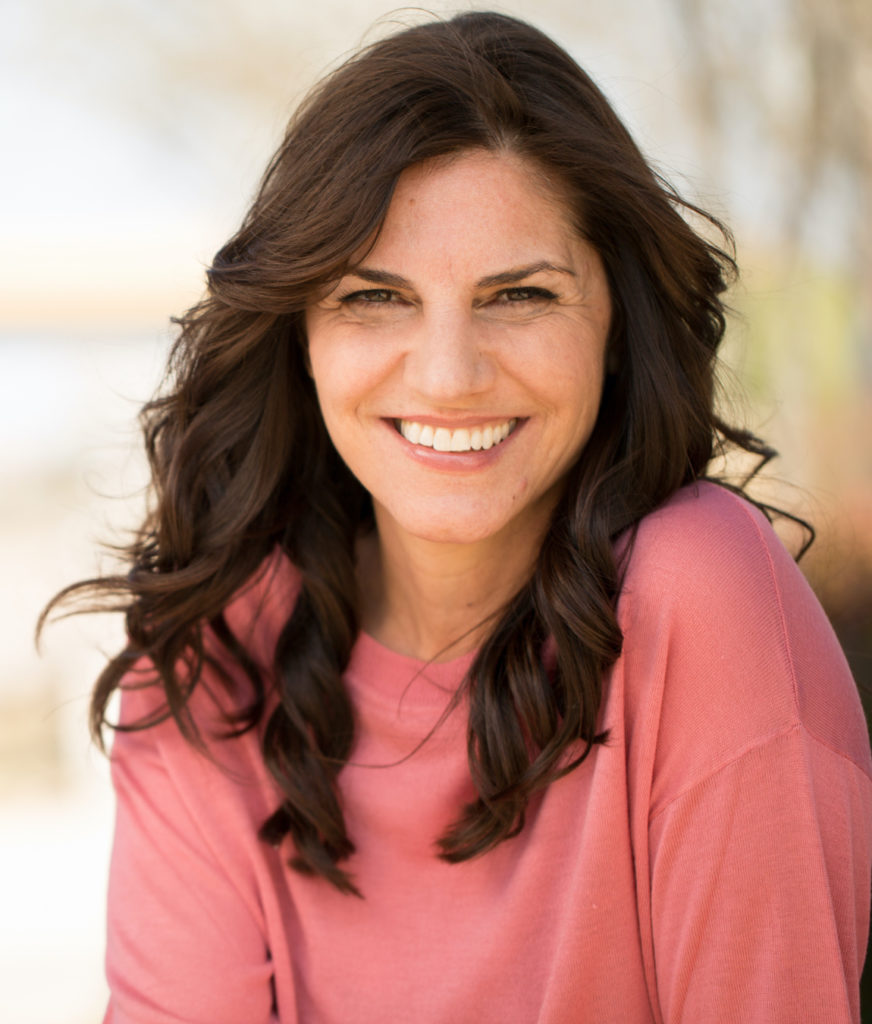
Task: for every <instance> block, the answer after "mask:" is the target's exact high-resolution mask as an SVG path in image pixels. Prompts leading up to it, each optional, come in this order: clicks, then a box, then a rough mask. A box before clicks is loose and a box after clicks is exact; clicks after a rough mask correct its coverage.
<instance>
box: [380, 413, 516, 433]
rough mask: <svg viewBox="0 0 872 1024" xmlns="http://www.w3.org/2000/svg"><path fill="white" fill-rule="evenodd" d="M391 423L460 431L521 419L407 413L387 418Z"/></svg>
mask: <svg viewBox="0 0 872 1024" xmlns="http://www.w3.org/2000/svg"><path fill="white" fill-rule="evenodd" d="M389 419H391V420H392V421H393V422H396V423H399V422H400V421H401V420H405V421H406V422H407V423H420V424H421V425H422V426H431V427H434V428H435V427H447V428H448V429H449V430H460V429H462V428H463V427H466V428H467V429H469V428H471V427H487V426H492V425H493V424H494V423H508V422H510V421H511V420H519V421H520V420H521V419H523V417H521V416H514V415H512V414H510V413H509V414H507V413H499V412H498V413H486V414H482V413H476V414H475V415H474V416H473V415H468V416H452V417H450V418H449V417H447V416H419V415H417V414H416V413H407V414H405V415H403V416H392V417H389Z"/></svg>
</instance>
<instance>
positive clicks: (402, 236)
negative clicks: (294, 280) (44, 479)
mask: <svg viewBox="0 0 872 1024" xmlns="http://www.w3.org/2000/svg"><path fill="white" fill-rule="evenodd" d="M579 237H580V236H579V232H578V231H577V229H576V216H575V213H574V211H573V210H572V208H571V206H570V204H569V201H568V198H567V196H566V190H565V189H564V188H562V187H561V186H560V185H559V184H557V183H556V182H555V181H554V180H553V179H552V178H551V177H549V175H547V174H546V173H545V172H544V170H543V169H542V168H541V167H540V166H539V165H538V164H536V163H534V162H533V161H531V160H529V159H528V158H526V157H522V156H519V155H518V154H515V153H512V152H508V151H502V150H500V151H491V150H478V149H476V150H465V151H463V152H461V153H459V154H452V155H450V156H447V157H438V158H434V159H431V160H428V161H425V162H423V163H420V164H415V165H413V166H411V167H408V168H407V169H406V170H405V171H403V172H402V174H401V175H400V177H399V179H398V181H397V185H396V188H395V190H394V194H393V197H392V199H391V203H390V206H389V208H388V212H387V215H386V217H385V220H384V223H383V224H382V227H381V230H380V231H379V233H378V235H377V237H376V238H375V239H374V244H373V245H372V247H371V248H370V249H369V253H368V255H369V256H371V257H372V256H376V255H378V254H385V253H387V252H391V251H393V250H398V249H408V248H409V247H415V246H418V247H420V246H426V247H427V249H428V250H431V251H432V250H439V249H444V248H449V249H454V250H457V249H459V248H464V247H469V246H472V247H474V248H476V249H478V250H486V249H487V248H488V245H489V244H490V245H492V246H493V247H495V248H496V247H499V248H502V249H505V248H506V246H508V247H509V248H512V247H513V246H515V245H516V246H517V247H518V248H519V249H523V250H525V251H526V250H527V249H528V248H529V247H530V246H531V245H536V246H544V247H545V248H547V247H549V246H552V247H553V246H555V245H557V246H559V245H561V244H566V243H569V242H571V241H577V240H578V239H579ZM355 262H357V261H355Z"/></svg>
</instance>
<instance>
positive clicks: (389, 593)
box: [358, 516, 544, 661]
mask: <svg viewBox="0 0 872 1024" xmlns="http://www.w3.org/2000/svg"><path fill="white" fill-rule="evenodd" d="M377 520H378V516H377ZM383 525H384V524H382V526H383ZM543 535H544V529H543V530H542V531H541V532H536V533H534V534H531V533H530V531H529V530H527V531H525V532H524V533H522V534H521V535H520V536H512V537H509V538H506V537H500V538H488V539H487V540H485V541H482V542H480V543H476V544H443V543H436V542H432V541H427V540H422V539H420V538H417V537H412V536H409V535H408V534H405V533H400V532H398V531H395V530H392V529H390V528H380V529H377V531H376V532H375V533H374V534H370V535H369V536H367V537H366V538H364V539H363V540H362V542H361V544H360V546H359V549H358V577H359V581H360V593H361V597H362V607H361V621H362V626H363V628H364V629H365V630H366V632H368V633H369V634H370V635H371V636H373V637H375V639H376V640H378V641H379V642H380V643H382V644H384V645H385V646H386V647H389V648H390V649H391V650H394V651H397V652H398V653H400V654H406V655H409V656H411V657H415V658H420V659H422V660H424V661H447V660H449V659H451V658H456V657H459V656H460V655H462V654H465V653H466V652H468V651H470V650H474V649H475V648H476V647H478V646H479V644H480V643H481V642H482V640H483V639H484V637H485V636H486V635H487V633H488V632H489V631H490V629H491V628H492V626H493V624H494V618H495V616H497V615H498V614H499V613H500V612H501V611H502V609H503V608H504V606H505V605H506V603H507V602H508V601H509V600H510V599H511V598H512V597H513V596H514V595H515V593H517V591H518V590H519V589H520V588H521V586H522V585H523V584H524V583H525V582H526V581H527V580H528V579H529V577H530V574H531V572H532V570H533V566H534V564H535V560H536V555H537V553H538V550H539V546H540V543H541V540H542V536H543Z"/></svg>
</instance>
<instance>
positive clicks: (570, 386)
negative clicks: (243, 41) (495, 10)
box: [86, 14, 872, 1024]
mask: <svg viewBox="0 0 872 1024" xmlns="http://www.w3.org/2000/svg"><path fill="white" fill-rule="evenodd" d="M682 210H689V211H691V212H692V213H693V214H695V215H698V216H705V215H704V214H702V213H701V211H699V210H695V209H694V208H693V207H690V206H689V205H688V204H686V203H683V202H682V201H681V200H680V199H679V198H678V196H676V195H675V194H674V193H673V192H672V191H670V190H669V189H668V187H667V186H666V185H664V183H663V182H662V181H660V180H659V179H658V178H657V177H656V175H655V174H654V173H653V172H652V171H651V170H650V168H649V167H648V166H647V165H646V163H645V162H644V160H643V158H642V157H641V155H640V153H639V151H638V150H637V148H636V147H635V145H634V144H633V142H632V141H631V139H630V138H629V136H628V134H627V132H626V130H625V129H624V128H623V126H622V125H621V124H620V122H619V121H618V120H617V118H616V116H615V114H614V113H613V111H612V110H611V109H610V107H609V106H608V104H607V102H606V101H605V99H604V98H603V96H602V95H601V94H600V93H599V91H598V90H597V89H596V87H595V86H594V85H593V83H592V82H591V81H590V79H589V78H588V77H587V76H586V75H585V74H584V72H582V71H581V70H580V69H579V68H578V67H577V66H576V65H575V64H574V63H573V62H572V61H571V59H570V58H569V57H568V56H567V55H566V54H565V53H564V52H563V51H562V50H560V49H559V48H558V47H557V46H556V45H555V44H554V43H552V42H551V41H550V40H548V39H547V38H546V37H544V36H543V35H542V34H540V33H539V32H538V31H536V30H534V29H532V28H531V27H529V26H527V25H525V24H523V23H521V22H518V21H515V20H513V19H511V18H507V17H503V16H499V15H495V14H465V15H462V16H459V17H457V18H455V19H453V20H451V21H449V22H447V23H432V24H427V25H424V26H420V27H416V28H412V29H408V30H406V31H403V32H400V33H399V34H397V35H395V36H393V37H392V38H389V39H386V40H383V41H381V42H378V43H375V44H374V45H373V46H371V47H370V48H368V49H367V50H365V51H363V52H362V53H361V54H360V55H359V56H357V57H355V58H354V59H352V60H350V61H349V62H348V63H346V64H345V65H344V66H343V67H341V68H339V69H338V70H337V71H336V72H335V73H334V74H332V75H331V76H330V77H329V78H327V79H326V81H325V82H323V83H322V84H321V85H320V87H319V88H318V89H316V91H315V92H314V93H313V94H312V95H311V96H310V97H309V98H308V99H307V100H306V102H305V103H304V104H303V105H302V107H301V109H300V110H299V112H298V113H297V115H296V117H295V118H294V120H293V122H292V124H291V126H290V129H289V131H288V134H287V137H286V139H285V141H284V143H283V145H282V147H281V148H280V150H279V152H278V154H277V155H276V157H275V158H274V160H273V162H272V164H271V165H270V167H269V169H268V171H267V174H266V177H265V179H264V182H263V185H262V187H261V190H260V192H259V194H258V195H257V197H256V199H255V201H254V203H253V205H252V208H251V210H250V212H249V214H248V216H247V217H246V219H245V222H244V223H243V225H242V227H241V229H240V231H239V232H238V233H237V234H236V236H235V237H234V238H233V239H232V240H231V241H230V242H229V243H228V244H227V245H226V246H225V247H224V248H223V249H222V250H221V251H220V252H219V254H218V256H217V257H216V260H215V262H214V265H213V266H212V267H211V269H210V271H209V275H208V278H209V291H208V294H207V297H206V298H205V299H204V300H203V301H202V302H201V303H200V304H199V305H198V306H197V307H195V308H194V309H193V310H191V311H190V312H189V313H188V314H187V315H186V316H185V317H183V318H182V319H181V320H180V322H179V323H180V336H179V340H178V343H177V345H176V348H175V350H174V353H173V356H172V361H171V375H170V377H169V384H168V387H167V389H166V390H165V392H164V394H163V396H162V397H159V398H158V399H157V400H155V401H154V402H152V403H150V405H148V406H147V407H146V410H145V413H144V424H145V432H146V439H147V445H148V452H149V456H150V459H151V464H152V470H153V477H154V493H155V502H154V507H153V511H152V512H151V514H150V515H149V517H148V519H147V521H146V523H145V525H144V526H143V528H142V531H141V533H140V535H139V539H138V540H137V542H136V543H135V544H134V545H133V546H132V548H131V550H130V552H129V554H130V572H129V574H128V575H126V576H124V577H119V578H115V579H110V580H102V581H97V582H96V583H90V584H87V585H86V586H89V587H90V588H91V591H92V592H93V590H94V589H95V588H96V590H97V592H98V594H102V595H104V596H105V595H113V596H114V597H115V598H117V597H120V598H121V599H122V603H123V605H124V607H125V608H126V612H127V622H128V630H129V644H128V646H127V649H126V650H125V651H124V652H123V653H122V654H120V655H119V656H118V657H117V658H115V659H114V660H113V661H112V662H110V664H109V666H108V667H107V669H106V670H105V672H104V673H103V675H102V676H101V678H100V680H99V682H98V684H97V688H96V692H95V695H94V701H93V724H94V728H95V731H96V732H97V733H98V734H99V733H100V730H101V728H102V726H103V725H104V721H105V715H106V708H107V702H108V701H109V699H110V697H111V696H112V695H113V693H114V692H115V691H116V690H118V689H120V690H121V691H122V706H121V725H120V728H119V730H118V731H117V733H116V735H115V739H114V744H113V750H112V765H113V772H114V780H115V785H116V789H117V794H118V820H117V830H116V838H115V846H114V853H113V861H112V873H111V883H110V896H109V939H108V974H109V981H110V986H111V990H112V996H111V1004H110V1008H109V1011H108V1014H107V1020H108V1021H112V1022H114V1024H130V1022H137V1024H146V1022H148V1024H157V1022H170V1021H173V1022H178V1021H186V1022H195V1021H197V1022H200V1021H202V1022H209V1024H220V1022H224V1021H226V1022H228V1024H239V1022H241V1021H245V1022H248V1024H255V1022H261V1021H262V1022H266V1021H281V1022H283V1024H284V1022H290V1021H317V1022H322V1021H323V1022H342V1024H346V1022H370V1021H372V1022H375V1021H378V1022H384V1021H414V1022H443V1021H470V1022H471V1021H475V1022H482V1021H485V1022H487V1021H494V1022H496V1021H500V1022H505V1021H512V1022H515V1021H517V1022H526V1021H539V1022H565V1021H584V1022H596V1024H602V1022H609V1021H615V1022H618V1021H620V1022H627V1021H629V1022H634V1024H635V1022H639V1024H642V1022H646V1024H647V1022H650V1021H658V1022H659V1021H664V1022H665V1021H668V1022H677V1021H684V1022H695V1024H696V1022H708V1021H740V1020H741V1021H743V1022H748V1021H751V1022H754V1021H760V1022H763V1021H765V1022H767V1024H771V1022H773V1021H791V1022H795V1021H799V1020H802V1021H828V1022H832V1021H851V1020H855V1021H856V1020H858V1013H859V1011H858V996H857V987H858V973H859V970H860V967H861V964H862V960H863V954H864V950H865V944H866V929H867V919H868V878H869V867H870V833H872V820H870V819H872V814H870V807H872V802H870V782H869V779H870V758H869V749H868V740H867V736H866V731H865V725H864V722H863V717H862V713H861V710H860V706H859V703H858V700H857V696H856V692H855V690H854V687H853V684H852V681H851V679H850V676H849V674H848V671H847V668H846V666H845V662H844V659H843V657H842V655H841V652H840V650H839V648H838V645H837V643H836V641H835V639H834V637H833V635H832V633H831V631H830V629H829V626H828V624H827V623H826V620H825V618H824V617H823V614H822V613H821V611H820V609H819V607H818V606H817V604H816V602H815V600H814V598H813V597H812V595H811V593H810V591H809V590H808V588H807V586H806V584H805V583H804V582H803V580H802V577H801V576H800V574H799V572H798V570H797V569H796V568H795V566H794V564H793V562H792V560H791V559H790V558H789V556H788V555H787V554H786V553H785V551H784V549H783V548H782V547H781V545H780V544H779V542H778V541H777V539H776V538H775V536H774V534H773V532H772V530H771V528H770V527H769V524H768V522H767V520H766V519H765V517H764V516H763V515H762V514H760V512H759V511H758V510H757V508H755V507H753V506H752V505H751V504H749V503H748V502H747V501H745V500H743V498H742V497H741V496H740V495H739V494H737V493H736V490H737V489H736V488H733V489H728V488H726V487H722V486H718V485H716V484H715V483H713V482H709V481H708V480H706V472H707V467H708V465H709V463H710V461H711V459H712V457H713V455H714V454H716V453H719V452H721V451H722V450H723V449H724V448H729V447H732V448H738V449H742V450H744V451H746V452H751V453H753V454H755V455H756V456H758V458H759V460H760V461H765V459H766V458H767V457H768V455H769V454H770V453H769V452H768V449H766V448H765V446H763V445H762V444H761V443H760V442H758V441H757V440H756V439H755V438H753V437H752V436H751V435H749V434H747V433H745V432H743V431H740V430H738V429H735V428H733V427H731V426H729V425H728V424H726V423H724V422H722V421H721V420H720V419H719V418H718V417H717V416H716V415H715V413H714V411H713V396H714V387H715V377H714V373H715V364H716V351H717V347H718V344H719V343H720V341H721V338H722V335H723V331H724V308H723V305H722V298H721V296H722V294H723V292H724V289H725V286H726V282H727V279H728V278H729V276H730V274H731V272H732V270H733V264H732V261H731V259H730V257H729V256H728V255H727V254H726V253H725V252H724V251H722V250H721V249H719V248H717V247H716V246H715V245H714V244H713V243H712V242H710V241H707V240H705V239H704V238H703V237H701V236H700V235H698V234H696V233H695V232H694V231H693V230H692V229H691V228H690V227H689V226H688V223H687V222H686V221H685V219H684V218H683V217H682V215H681V212H682ZM708 220H709V221H710V225H711V226H714V227H715V228H717V227H718V225H717V224H716V222H714V221H712V220H711V218H708Z"/></svg>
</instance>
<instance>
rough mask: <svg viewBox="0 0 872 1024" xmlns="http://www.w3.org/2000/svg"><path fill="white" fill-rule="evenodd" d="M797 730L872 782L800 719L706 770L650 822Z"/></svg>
mask: <svg viewBox="0 0 872 1024" xmlns="http://www.w3.org/2000/svg"><path fill="white" fill-rule="evenodd" d="M795 732H801V733H803V734H804V735H806V736H807V737H808V738H809V739H810V740H811V741H812V742H813V743H815V744H817V745H818V746H820V747H823V748H824V749H825V750H828V751H829V752H830V753H831V754H834V755H835V756H836V757H839V758H841V760H843V761H847V763H848V764H849V765H851V767H852V768H855V769H856V770H857V772H858V773H859V774H860V775H862V777H863V778H864V779H866V781H867V782H869V783H872V776H870V775H869V773H868V772H867V771H866V769H865V768H864V767H863V766H862V765H861V764H858V763H857V762H856V761H855V760H854V758H852V757H850V756H849V755H848V754H846V753H845V752H844V751H843V750H838V749H836V748H835V747H833V746H832V745H831V744H829V743H825V742H824V741H823V740H822V739H821V738H820V737H819V736H817V735H816V734H815V733H814V732H812V730H811V729H809V728H808V727H807V726H806V725H805V724H804V723H803V722H799V721H798V722H795V723H793V724H792V725H790V726H788V727H787V728H786V729H780V730H779V731H778V732H774V733H770V734H769V735H767V736H762V737H758V738H757V739H756V740H753V741H752V742H751V743H748V744H747V745H746V746H745V747H742V749H741V750H739V751H737V752H736V753H735V754H734V755H733V756H732V757H730V758H728V759H727V760H726V761H722V762H721V763H720V764H719V765H717V766H716V767H714V768H712V769H711V770H710V771H708V772H706V774H705V775H703V776H702V777H701V778H699V779H696V780H695V781H693V782H691V783H690V784H689V785H688V786H686V787H685V788H684V789H682V790H681V792H680V793H676V794H675V796H673V797H671V798H670V799H669V800H667V801H666V803H665V804H663V806H662V807H658V808H657V810H656V811H654V813H653V814H651V815H649V817H648V824H649V825H650V824H652V823H653V822H654V821H656V820H657V819H658V818H659V817H660V816H661V815H662V814H664V813H665V812H666V811H667V810H669V808H670V807H672V806H673V804H675V803H677V802H678V801H679V800H682V799H683V798H684V797H686V796H688V795H689V794H690V793H692V792H693V791H694V790H695V789H698V788H700V787H701V786H704V785H705V784H706V783H707V782H710V781H711V780H712V779H713V778H714V777H715V776H716V775H719V774H720V773H721V772H722V771H725V770H726V769H727V768H731V767H732V766H733V765H735V764H738V762H739V761H742V760H744V759H745V758H746V757H747V756H748V755H749V754H752V753H754V752H755V751H757V750H761V749H762V748H763V747H766V746H769V744H771V743H775V742H776V741H778V740H780V739H784V737H785V736H790V735H791V734H792V733H795Z"/></svg>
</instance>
